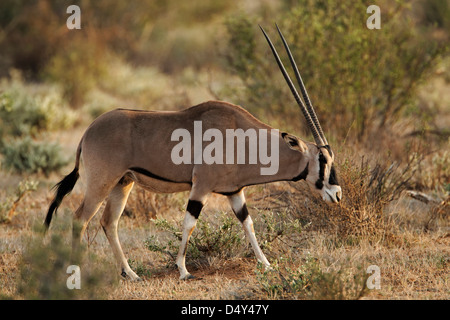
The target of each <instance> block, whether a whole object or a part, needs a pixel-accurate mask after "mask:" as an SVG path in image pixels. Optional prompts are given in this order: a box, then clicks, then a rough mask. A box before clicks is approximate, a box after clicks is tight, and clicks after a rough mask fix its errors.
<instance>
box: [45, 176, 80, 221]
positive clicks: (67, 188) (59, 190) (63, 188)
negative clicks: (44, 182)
mask: <svg viewBox="0 0 450 320" xmlns="http://www.w3.org/2000/svg"><path fill="white" fill-rule="evenodd" d="M79 177H80V175H79V174H78V168H75V169H73V171H72V172H71V173H69V174H68V175H67V176H65V177H64V179H62V180H61V181H60V182H59V183H58V184H57V185H55V186H54V188H56V194H55V198H54V199H53V201H52V203H51V204H50V207H49V208H48V213H47V217H46V218H45V222H44V225H45V228H46V229H48V228H49V226H50V222H51V221H52V216H53V213H56V210H58V207H59V205H60V204H61V202H62V200H63V198H64V197H65V196H66V195H67V194H69V193H70V192H71V191H72V189H73V187H74V186H75V183H77V180H78V178H79Z"/></svg>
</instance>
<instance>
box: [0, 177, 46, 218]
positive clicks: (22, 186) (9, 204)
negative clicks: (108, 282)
mask: <svg viewBox="0 0 450 320" xmlns="http://www.w3.org/2000/svg"><path fill="white" fill-rule="evenodd" d="M37 186H38V182H37V181H34V180H28V179H27V180H23V181H21V182H20V183H19V185H18V186H17V189H16V192H15V194H14V196H9V197H6V199H4V200H2V201H1V202H0V223H8V222H10V221H11V219H12V218H13V216H14V215H15V214H16V208H17V206H18V205H19V202H20V201H21V200H22V199H23V197H24V196H25V195H26V194H27V193H28V192H31V191H35V190H36V189H37Z"/></svg>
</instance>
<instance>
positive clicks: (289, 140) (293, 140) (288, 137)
mask: <svg viewBox="0 0 450 320" xmlns="http://www.w3.org/2000/svg"><path fill="white" fill-rule="evenodd" d="M281 137H282V138H283V139H284V141H285V142H286V144H287V145H288V147H289V148H291V149H292V150H297V151H300V152H305V151H306V144H305V143H304V142H303V141H301V140H300V139H299V138H297V137H296V136H294V135H292V134H289V133H286V132H282V133H281Z"/></svg>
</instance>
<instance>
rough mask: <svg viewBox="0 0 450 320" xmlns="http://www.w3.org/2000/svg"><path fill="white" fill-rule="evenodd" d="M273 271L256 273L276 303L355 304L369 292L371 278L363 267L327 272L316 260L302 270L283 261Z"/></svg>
mask: <svg viewBox="0 0 450 320" xmlns="http://www.w3.org/2000/svg"><path fill="white" fill-rule="evenodd" d="M272 267H273V270H262V269H261V267H260V268H258V270H257V271H256V276H257V280H258V282H259V284H260V286H261V288H262V289H263V290H264V291H266V292H267V293H268V294H269V296H270V297H271V298H272V299H276V298H277V299H280V298H282V299H283V298H284V299H286V298H290V299H312V300H355V299H359V298H361V297H362V296H363V295H364V294H365V293H366V292H367V290H366V280H367V275H366V274H365V273H364V271H363V270H362V268H361V267H356V268H351V267H349V266H347V265H345V264H344V265H342V266H341V267H339V268H338V269H337V270H331V271H328V272H325V271H324V270H323V269H322V267H321V266H320V263H319V261H317V260H316V259H314V258H312V257H308V258H307V259H306V261H305V262H304V263H303V264H302V265H300V266H298V267H295V266H292V261H289V260H286V259H283V257H281V258H279V259H278V260H277V261H276V262H275V263H274V264H273V265H272ZM334 269H336V267H335V268H334Z"/></svg>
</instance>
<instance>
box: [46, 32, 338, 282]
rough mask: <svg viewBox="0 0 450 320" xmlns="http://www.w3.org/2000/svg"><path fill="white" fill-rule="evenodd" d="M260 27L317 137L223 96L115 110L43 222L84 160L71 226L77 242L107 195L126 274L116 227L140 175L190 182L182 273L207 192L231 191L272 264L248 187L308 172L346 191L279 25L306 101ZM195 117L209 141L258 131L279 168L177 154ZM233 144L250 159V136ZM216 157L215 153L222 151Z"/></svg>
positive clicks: (99, 122)
mask: <svg viewBox="0 0 450 320" xmlns="http://www.w3.org/2000/svg"><path fill="white" fill-rule="evenodd" d="M277 29H278V26H277ZM261 30H262V32H263V33H264V36H265V38H266V40H267V41H268V43H269V46H270V48H271V50H272V53H273V55H274V57H275V59H276V62H277V64H278V66H279V68H280V70H281V72H282V74H283V76H284V78H285V80H286V82H287V84H288V85H289V88H290V90H291V92H292V94H293V95H294V97H295V100H296V101H297V103H298V105H299V106H300V109H301V111H302V113H303V115H304V116H305V118H306V122H307V125H308V127H309V129H310V130H311V132H312V135H313V136H314V140H315V143H311V142H306V141H303V140H301V139H299V138H297V137H295V136H294V135H291V134H288V133H285V132H279V131H278V130H276V129H273V128H272V127H270V126H268V125H266V124H264V123H262V122H261V121H259V120H258V119H256V118H255V117H253V116H252V115H251V114H250V113H248V112H247V111H246V110H244V109H242V108H241V107H239V106H236V105H233V104H230V103H226V102H220V101H208V102H205V103H202V104H199V105H197V106H194V107H191V108H189V109H185V110H182V111H176V112H151V111H138V110H127V109H117V110H113V111H110V112H107V113H105V114H103V115H101V116H100V117H98V118H97V119H96V120H94V122H93V123H92V124H91V125H90V126H89V128H88V129H87V130H86V132H85V133H84V135H83V137H82V139H81V141H80V143H79V146H78V149H77V153H76V162H75V168H74V170H73V171H72V172H71V173H70V174H69V175H67V176H66V177H64V179H62V180H61V181H60V182H59V183H58V184H57V185H56V188H57V189H56V194H55V198H54V199H53V201H52V203H51V204H50V207H49V210H48V213H47V216H46V219H45V225H46V227H47V228H48V227H49V225H50V221H51V219H52V215H53V213H54V212H56V210H57V208H58V207H59V205H60V204H61V201H62V200H63V198H64V196H65V195H67V194H68V193H69V192H70V191H71V190H72V189H73V187H74V186H75V183H76V181H77V179H78V178H79V168H80V163H81V164H82V165H83V167H84V175H85V176H84V179H85V184H86V191H85V195H84V199H83V201H82V203H81V205H80V207H79V208H78V209H77V210H76V212H75V216H74V218H75V220H76V221H78V222H79V223H80V224H81V228H74V231H73V245H74V246H76V245H77V243H79V241H80V240H81V238H82V235H83V233H84V231H85V229H86V227H87V225H88V223H89V221H90V220H91V219H92V217H93V216H94V215H95V213H96V212H97V210H98V209H99V208H100V206H101V204H102V203H103V201H104V200H105V199H107V203H106V207H105V210H104V213H103V216H102V218H101V225H102V227H103V230H104V232H105V234H106V237H107V238H108V241H109V243H110V245H111V247H112V250H113V252H114V255H115V257H116V259H117V261H118V263H119V265H120V268H121V272H122V276H124V277H125V278H129V279H131V280H137V279H139V277H138V276H137V275H136V273H135V272H133V270H131V268H130V266H129V265H128V262H127V259H126V258H125V255H124V254H123V251H122V248H121V245H120V242H119V238H118V234H117V225H118V221H119V218H120V216H121V214H122V211H123V209H124V207H125V204H126V201H127V198H128V195H129V193H130V191H131V189H132V187H133V185H134V184H135V183H136V184H138V185H140V186H141V187H144V188H145V189H147V190H150V191H153V192H162V193H171V192H179V191H187V190H190V194H189V201H188V203H187V210H186V214H185V217H184V222H183V235H182V241H181V245H180V248H179V252H178V255H177V259H176V264H177V266H178V269H179V271H180V278H181V279H189V278H191V277H192V276H191V274H190V273H189V272H188V271H187V269H186V266H185V256H186V248H187V245H188V241H189V237H190V236H191V234H192V232H193V230H194V228H195V225H196V222H197V219H198V217H199V214H200V211H201V210H202V208H203V206H204V205H205V202H206V197H207V195H208V194H210V193H218V194H222V195H225V196H227V197H228V199H229V202H230V205H231V208H232V209H233V212H234V213H235V215H236V217H237V218H238V219H239V221H240V222H241V223H242V225H243V228H244V230H245V235H246V237H247V238H248V239H249V241H250V243H251V245H252V248H253V250H254V252H255V255H256V257H257V259H258V260H259V261H260V262H262V263H263V264H264V265H265V266H266V267H269V266H270V264H269V262H268V261H267V259H266V257H265V256H264V254H263V252H262V251H261V249H260V247H259V246H258V243H257V240H256V237H255V233H254V230H253V222H252V219H251V217H250V215H249V214H248V210H247V207H246V204H245V197H244V188H245V187H246V186H250V185H255V184H262V183H268V182H274V181H299V180H306V182H307V183H308V184H309V185H310V186H311V188H312V189H313V190H315V191H316V192H318V193H320V195H321V196H322V198H323V199H324V200H325V201H327V202H339V201H340V199H341V198H342V191H341V187H340V186H339V184H338V182H337V177H336V172H335V169H334V166H333V161H334V153H333V152H332V150H331V148H330V146H329V145H328V142H327V139H326V138H325V136H324V134H323V131H322V128H321V126H320V124H319V121H318V119H317V116H316V114H315V111H314V109H313V106H312V104H311V101H310V99H309V97H308V94H307V92H306V90H305V86H304V84H303V81H302V79H301V77H300V73H299V71H298V69H297V66H296V64H295V61H294V59H293V57H292V54H291V52H290V50H289V47H288V45H287V43H286V41H285V39H284V37H283V35H282V34H281V31H280V30H279V29H278V33H279V35H280V37H281V39H282V41H283V44H284V47H285V49H286V51H287V54H288V56H289V59H290V62H291V65H292V67H293V70H294V73H295V76H296V79H297V82H298V84H299V87H300V90H301V93H302V96H303V100H304V102H303V101H302V99H301V98H300V96H299V94H298V92H297V90H296V88H295V86H294V85H293V83H292V81H291V79H290V78H289V75H288V74H287V72H286V70H285V68H284V66H283V64H282V62H281V60H280V58H279V56H278V54H277V51H276V49H275V48H274V46H273V44H272V42H271V41H270V39H269V37H268V35H267V34H266V32H265V31H264V30H263V29H262V27H261ZM305 104H306V106H305ZM198 123H201V126H202V127H201V128H202V130H204V132H205V135H206V133H207V132H209V133H210V134H209V141H211V142H210V144H213V143H214V142H215V141H213V140H214V139H213V137H215V138H217V137H218V136H219V134H221V135H222V136H226V134H227V131H229V130H234V131H235V132H237V131H239V130H240V132H244V133H245V134H246V133H248V132H251V131H252V130H254V131H255V132H259V136H258V137H259V138H260V140H259V144H261V141H264V145H263V146H260V147H264V148H265V150H266V151H267V150H271V152H276V154H277V167H276V169H277V170H276V171H275V172H271V173H270V174H262V172H263V171H262V170H263V169H264V168H267V163H262V162H261V161H259V162H258V161H256V162H255V161H253V163H247V162H248V161H247V162H245V161H244V163H242V162H239V161H238V160H237V159H236V161H234V162H233V161H230V160H234V159H229V158H228V157H229V153H228V151H229V150H227V152H226V154H225V153H224V152H222V153H221V156H220V157H223V159H222V158H220V157H219V158H220V159H216V160H219V161H213V162H211V161H209V162H208V161H206V162H205V161H195V158H196V157H197V156H198V155H196V153H195V150H194V152H192V153H193V155H191V156H193V157H194V161H185V162H183V161H173V150H174V148H180V145H179V140H177V139H174V136H173V134H174V132H180V129H181V130H182V132H185V133H186V132H187V133H189V134H191V135H192V136H194V134H195V132H194V131H195V125H196V124H198ZM177 130H178V131H177ZM213 133H214V134H213ZM178 138H179V137H178ZM204 140H205V139H204ZM206 140H208V139H206ZM244 140H245V141H249V140H250V139H249V137H248V136H245V137H244ZM255 141H256V140H255ZM190 143H192V149H196V148H197V149H198V146H197V147H195V146H194V142H193V141H191V142H190ZM227 145H228V144H227ZM200 146H201V148H203V150H206V148H208V146H210V145H208V143H207V141H206V143H205V141H202V144H201V145H200ZM222 146H223V145H222ZM232 146H233V148H234V149H232V150H231V151H234V155H236V158H237V157H241V158H242V157H243V158H245V159H250V158H251V156H252V155H251V153H252V152H254V151H255V150H256V149H255V148H253V147H252V144H251V143H250V142H249V143H244V144H243V148H244V150H238V148H239V147H240V148H242V144H241V145H238V144H237V143H236V144H234V145H233V144H232ZM273 146H277V148H273V149H271V148H272V147H273ZM201 148H200V152H201V151H202V149H201ZM181 151H183V150H181ZM181 151H180V152H181ZM218 151H220V150H218V149H217V148H216V152H218ZM183 152H187V151H186V150H184V151H183ZM239 153H240V154H241V156H239ZM189 157H190V156H189ZM215 157H216V158H217V154H215ZM197 160H198V158H197ZM175 162H176V163H175Z"/></svg>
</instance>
